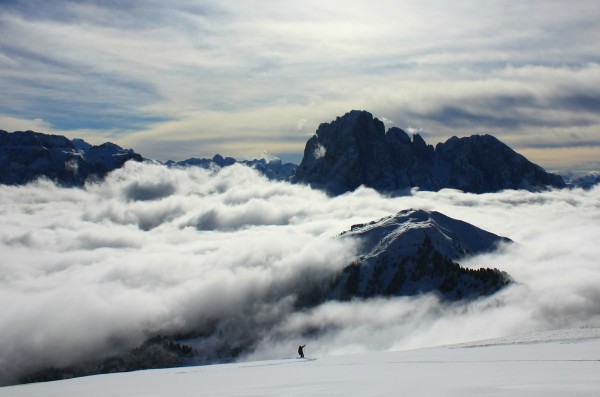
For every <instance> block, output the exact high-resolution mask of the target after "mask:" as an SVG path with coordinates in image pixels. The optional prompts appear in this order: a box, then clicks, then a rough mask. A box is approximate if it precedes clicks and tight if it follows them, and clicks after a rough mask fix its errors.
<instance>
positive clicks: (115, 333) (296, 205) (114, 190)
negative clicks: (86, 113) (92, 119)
mask: <svg viewBox="0 0 600 397" xmlns="http://www.w3.org/2000/svg"><path fill="white" fill-rule="evenodd" d="M407 208H420V209H425V210H435V211H439V212H442V213H444V214H446V215H448V216H450V217H453V218H458V219H461V220H464V221H466V222H469V223H472V224H474V225H475V226H478V227H480V228H483V229H485V230H488V231H490V232H493V233H496V234H498V235H502V236H506V237H509V238H511V239H512V240H514V241H515V243H514V244H511V245H504V246H501V247H500V248H499V250H498V251H497V252H494V253H491V254H486V255H481V256H477V257H474V258H470V259H466V260H464V261H462V262H461V264H462V265H463V266H469V267H496V268H499V269H501V270H504V271H506V272H508V273H509V274H510V275H511V276H512V277H513V279H514V280H515V284H514V285H513V286H511V287H510V288H508V289H505V290H503V291H502V292H500V293H498V294H496V295H494V296H491V297H487V298H483V299H480V300H477V301H473V302H469V303H464V302H463V303H460V302H459V303H452V304H449V303H443V302H440V301H439V300H438V299H437V298H436V297H435V296H433V295H424V296H419V297H412V298H407V297H402V298H389V299H387V298H375V299H370V300H355V301H350V302H328V303H325V304H321V305H319V306H316V307H309V308H304V309H299V308H298V307H299V306H298V305H297V303H298V302H297V300H298V297H299V296H301V295H302V294H303V293H304V294H306V291H311V290H312V289H315V288H320V287H323V285H324V283H327V282H328V280H330V279H331V277H333V276H334V275H335V274H336V273H337V272H339V271H340V270H341V269H342V268H343V267H344V266H345V265H347V264H348V263H349V261H351V259H352V258H353V256H354V255H355V254H356V252H357V250H358V247H359V244H360V242H358V241H349V240H347V239H338V238H337V236H338V235H339V234H340V233H341V232H343V231H345V230H347V229H349V228H350V227H351V225H353V224H356V223H363V222H368V221H371V220H375V219H378V218H380V217H383V216H387V215H392V214H395V213H396V212H398V211H400V210H403V209H407ZM0 222H1V224H2V228H1V229H0V301H1V302H2V309H1V310H0V384H3V383H9V382H12V381H14V380H15V379H16V377H17V376H19V375H20V374H22V373H25V372H28V371H32V370H34V369H38V368H43V367H48V366H54V367H60V366H66V365H70V364H73V363H77V362H81V361H83V360H88V359H90V358H98V357H104V356H108V355H111V354H118V353H122V352H124V351H127V350H130V349H132V348H134V347H136V346H139V345H140V344H141V343H142V342H143V341H144V340H146V339H147V338H148V337H150V336H153V335H157V334H162V335H183V334H187V333H196V334H197V333H204V335H205V336H206V337H205V338H201V339H196V340H190V341H189V343H190V344H192V345H193V346H194V347H195V348H196V350H197V351H199V352H201V355H203V356H204V358H206V359H210V358H211V357H212V356H211V355H213V354H214V352H215V351H216V350H218V349H219V346H224V345H226V346H228V347H233V348H235V347H239V348H240V349H242V350H244V349H246V350H247V352H246V354H245V355H244V356H243V357H242V359H248V360H250V359H264V358H282V357H293V356H294V355H295V348H296V347H297V346H298V345H299V344H305V343H306V344H307V347H306V352H307V354H308V355H309V356H319V355H326V354H347V353H354V352H361V351H368V350H391V349H405V348H413V347H419V346H428V345H440V344H447V343H455V342H464V341H470V340H475V339H485V338H492V337H499V336H503V335H510V334H518V333H527V332H532V331H538V330H546V329H555V328H572V327H600V289H598V288H597V286H598V285H600V261H599V260H598V258H600V245H598V244H597V242H598V241H600V227H599V226H600V188H596V189H593V190H590V191H584V190H551V191H546V192H537V193H532V192H527V191H506V192H500V193H494V194H482V195H474V194H465V193H462V192H459V191H455V190H443V191H441V192H420V191H413V192H412V194H411V195H406V196H401V197H393V198H390V197H385V196H382V195H380V194H378V193H377V192H375V191H373V190H370V189H363V188H360V189H358V190H357V191H355V192H353V193H349V194H345V195H342V196H338V197H334V198H330V197H327V196H326V195H325V194H324V193H322V192H319V191H315V190H312V189H310V188H308V187H305V186H300V185H291V184H288V183H285V182H272V181H268V180H266V179H265V178H263V177H262V176H260V175H259V174H258V173H256V172H255V171H254V170H252V169H250V168H248V167H245V166H241V165H235V166H232V167H227V168H224V169H222V170H204V169H200V168H182V169H177V168H167V167H164V166H162V165H158V164H142V163H135V162H130V163H128V164H127V165H126V166H125V167H124V168H122V169H120V170H117V171H115V172H113V173H111V174H110V175H109V176H108V177H107V178H106V180H105V181H103V182H102V183H97V184H89V185H87V186H85V188H83V189H77V188H63V187H58V186H56V185H54V184H53V183H52V182H49V181H44V180H40V181H37V182H34V183H31V184H29V185H26V186H0ZM234 350H235V349H234ZM215 357H216V356H215Z"/></svg>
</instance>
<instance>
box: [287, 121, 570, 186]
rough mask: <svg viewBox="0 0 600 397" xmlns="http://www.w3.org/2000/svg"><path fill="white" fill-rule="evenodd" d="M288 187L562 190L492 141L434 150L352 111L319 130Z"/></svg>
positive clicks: (465, 141) (451, 143) (469, 140)
mask: <svg viewBox="0 0 600 397" xmlns="http://www.w3.org/2000/svg"><path fill="white" fill-rule="evenodd" d="M293 181H294V182H297V183H305V184H309V185H310V186H312V187H314V188H318V189H322V190H325V191H327V192H328V193H330V194H333V195H337V194H342V193H345V192H348V191H353V190H354V189H356V188H357V187H359V186H361V185H364V186H367V187H370V188H373V189H375V190H378V191H381V192H398V191H402V190H406V189H410V188H413V187H418V188H420V189H421V190H432V191H437V190H440V189H443V188H454V189H460V190H463V191H465V192H472V193H484V192H495V191H499V190H503V189H529V190H535V189H543V188H546V187H548V186H552V187H564V186H565V184H564V181H563V180H562V178H561V177H560V176H558V175H553V174H549V173H547V172H546V171H544V170H543V169H542V168H541V167H539V166H537V165H535V164H533V163H532V162H530V161H528V160H527V159H526V158H525V157H523V156H521V155H520V154H518V153H516V152H515V151H514V150H512V149H511V148H509V147H508V146H506V145H505V144H503V143H502V142H500V141H499V140H498V139H496V138H494V137H493V136H490V135H474V136H471V137H466V138H457V137H453V138H450V139H449V140H448V141H446V142H445V143H440V144H438V145H437V146H436V147H435V148H434V147H433V146H431V145H427V144H426V142H425V141H424V140H423V138H422V137H421V136H420V135H418V134H415V135H413V137H412V140H411V138H410V137H409V136H408V135H407V134H406V132H404V131H403V130H402V129H400V128H396V127H394V128H390V129H389V130H388V131H387V132H385V129H384V125H383V123H382V122H381V121H379V120H378V119H376V118H373V116H372V115H371V114H370V113H368V112H365V111H357V110H353V111H351V112H349V113H347V114H345V115H344V116H343V117H338V118H337V119H336V120H334V121H333V122H331V123H324V124H321V125H320V126H319V128H318V129H317V132H316V133H315V134H314V135H313V136H312V137H311V138H310V139H309V140H308V142H307V143H306V147H305V150H304V157H303V159H302V162H301V163H300V166H299V167H298V169H297V171H296V175H295V176H294V178H293Z"/></svg>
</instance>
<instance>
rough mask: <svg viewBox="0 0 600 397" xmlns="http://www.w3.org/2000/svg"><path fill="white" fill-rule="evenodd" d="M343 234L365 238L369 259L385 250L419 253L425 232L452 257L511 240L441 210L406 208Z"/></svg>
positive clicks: (403, 253)
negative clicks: (452, 216) (449, 215)
mask: <svg viewBox="0 0 600 397" xmlns="http://www.w3.org/2000/svg"><path fill="white" fill-rule="evenodd" d="M342 235H343V236H346V237H356V238H360V239H361V240H362V242H363V252H365V254H364V257H365V259H367V258H374V257H378V256H379V255H381V254H384V253H385V254H386V255H395V256H399V257H400V256H407V255H415V254H416V251H417V249H418V247H419V245H420V244H421V243H422V241H423V238H424V235H427V236H428V237H429V238H430V239H431V240H432V242H433V244H434V246H435V249H436V250H437V251H439V252H440V253H441V254H443V255H445V256H447V257H449V258H451V259H459V258H462V257H464V256H466V255H472V254H478V253H482V252H486V251H491V250H493V249H494V248H495V247H496V246H497V245H498V244H499V243H501V242H510V239H508V238H506V237H500V236H497V235H495V234H493V233H490V232H488V231H485V230H483V229H480V228H478V227H475V226H473V225H471V224H469V223H467V222H463V221H461V220H458V219H453V218H450V217H448V216H446V215H444V214H442V213H440V212H437V211H431V212H429V211H424V210H415V209H407V210H403V211H400V212H398V213H397V214H396V215H393V216H388V217H385V218H381V219H379V220H376V221H373V222H370V223H367V224H361V225H353V226H352V227H351V229H350V230H349V231H347V232H344V233H343V234H342Z"/></svg>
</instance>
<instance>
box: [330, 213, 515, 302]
mask: <svg viewBox="0 0 600 397" xmlns="http://www.w3.org/2000/svg"><path fill="white" fill-rule="evenodd" d="M341 237H342V238H354V239H358V240H359V241H360V247H361V248H360V251H359V255H358V257H357V260H356V262H355V263H353V264H351V265H349V266H348V267H346V268H345V269H344V272H343V274H342V275H341V277H340V278H339V279H338V280H337V281H336V283H335V288H334V289H333V291H332V293H331V296H332V297H333V298H335V299H350V298H353V297H357V296H358V297H370V296H378V295H386V296H389V295H392V296H399V295H419V294H422V293H428V292H435V293H438V294H440V295H441V296H443V297H445V298H447V299H451V300H454V299H463V298H474V297H478V296H481V295H488V294H492V293H494V292H496V291H498V290H499V289H501V288H502V287H504V286H506V285H508V284H509V283H510V278H509V276H508V275H507V274H505V273H502V272H500V271H498V270H496V269H479V270H476V271H473V270H469V269H464V268H461V267H460V266H459V265H458V264H457V263H454V262H453V260H457V259H460V258H464V257H466V256H469V255H475V254H480V253H483V252H488V251H492V250H494V249H495V248H496V247H497V246H498V244H500V243H508V242H510V239H508V238H506V237H500V236H497V235H495V234H493V233H490V232H487V231H485V230H482V229H480V228H477V227H475V226H473V225H470V224H468V223H466V222H463V221H460V220H457V219H452V218H450V217H448V216H446V215H444V214H441V213H439V212H435V211H433V212H428V211H424V210H415V209H408V210H403V211H400V212H399V213H397V214H396V215H394V216H388V217H384V218H381V219H379V220H376V221H373V222H370V223H366V224H360V225H354V226H352V227H351V229H350V230H349V231H346V232H344V233H342V235H341Z"/></svg>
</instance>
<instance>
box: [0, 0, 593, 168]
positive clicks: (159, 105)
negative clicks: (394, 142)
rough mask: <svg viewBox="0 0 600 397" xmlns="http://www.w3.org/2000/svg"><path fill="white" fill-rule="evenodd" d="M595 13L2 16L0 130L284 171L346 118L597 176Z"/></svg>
mask: <svg viewBox="0 0 600 397" xmlns="http://www.w3.org/2000/svg"><path fill="white" fill-rule="evenodd" d="M598 20H600V5H599V4H598V2H597V1H596V0H574V1H570V2H564V1H560V0H558V1H555V0H543V1H542V0H518V1H517V0H504V1H495V0H494V1H492V0H483V1H482V0H466V1H461V2H448V1H441V0H428V1H392V0H371V1H368V2H366V1H357V0H344V1H327V2H323V1H315V0H308V1H303V2H298V1H288V0H277V1H275V0H260V1H259V0H248V1H233V0H223V1H219V2H214V1H204V0H199V1H154V0H148V1H139V0H132V1H127V2H121V1H112V0H111V1H68V0H56V1H52V2H40V1H30V0H4V1H2V2H0V29H1V31H2V35H1V36H0V86H1V87H2V99H1V100H0V129H4V130H7V131H15V130H26V129H31V130H35V131H39V132H47V133H56V134H61V135H65V136H67V137H70V138H75V137H79V138H83V139H85V140H87V141H89V142H91V143H94V144H99V143H103V142H105V141H112V142H115V143H117V144H120V145H121V146H124V147H131V148H134V149H135V150H136V151H137V152H139V153H141V154H142V155H143V156H145V157H147V158H152V159H157V160H163V161H164V160H168V159H172V160H183V159H186V158H190V157H212V155H214V154H215V153H220V154H222V155H225V156H233V157H236V158H255V157H264V156H267V157H269V156H275V157H280V158H282V159H283V160H286V161H292V162H295V163H299V161H300V159H301V156H302V152H303V149H304V144H305V142H306V140H307V139H308V138H309V137H310V136H311V135H312V134H313V133H314V132H315V130H316V128H317V127H318V125H319V124H320V123H323V122H329V121H331V120H333V119H335V118H336V117H337V116H341V115H343V114H345V113H346V112H348V111H350V110H352V109H361V110H368V111H370V112H371V113H373V115H374V116H376V117H378V118H380V119H381V120H382V121H384V122H385V124H386V126H387V127H392V126H396V127H400V128H403V129H405V130H407V131H409V132H413V133H419V134H421V135H422V136H423V137H424V138H425V140H426V141H427V142H428V143H430V144H434V145H435V144H436V143H437V142H440V141H445V140H446V139H447V138H449V137H450V136H453V135H457V136H468V135H472V134H475V133H489V134H492V135H495V136H497V137H498V138H499V139H501V140H502V141H503V142H505V143H507V144H508V145H509V146H511V147H513V148H514V149H515V150H517V151H518V152H519V153H521V154H523V155H525V156H526V157H528V158H529V159H531V160H532V161H534V162H536V163H538V164H540V165H542V166H543V167H545V168H546V169H548V170H552V171H554V170H560V171H567V170H571V171H585V170H598V169H600V160H599V159H600V112H599V110H600V48H599V47H598V45H597V41H598V38H599V37H600V25H599V24H598V23H597V21H598Z"/></svg>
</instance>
